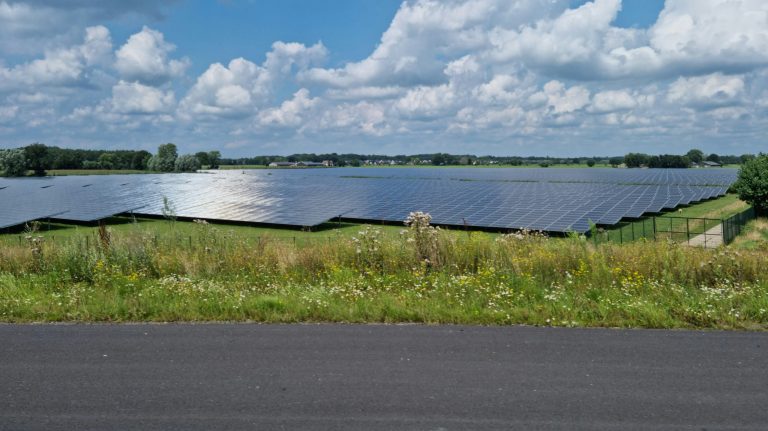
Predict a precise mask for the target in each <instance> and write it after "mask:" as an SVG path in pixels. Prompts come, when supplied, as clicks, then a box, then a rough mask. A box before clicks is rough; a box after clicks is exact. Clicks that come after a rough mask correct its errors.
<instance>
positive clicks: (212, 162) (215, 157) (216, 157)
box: [201, 151, 336, 169]
mask: <svg viewBox="0 0 768 431" xmlns="http://www.w3.org/2000/svg"><path fill="white" fill-rule="evenodd" d="M335 162H336V161H334V163H335ZM201 163H202V162H201ZM219 164H221V153H220V152H218V151H209V152H208V168H209V169H219Z"/></svg>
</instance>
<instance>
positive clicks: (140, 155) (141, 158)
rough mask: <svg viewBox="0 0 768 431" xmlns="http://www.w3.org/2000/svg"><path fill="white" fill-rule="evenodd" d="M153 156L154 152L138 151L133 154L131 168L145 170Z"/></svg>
mask: <svg viewBox="0 0 768 431" xmlns="http://www.w3.org/2000/svg"><path fill="white" fill-rule="evenodd" d="M151 158H152V154H150V152H149V151H144V150H141V151H136V152H134V153H133V155H132V156H131V169H136V170H144V169H147V163H149V159H151Z"/></svg>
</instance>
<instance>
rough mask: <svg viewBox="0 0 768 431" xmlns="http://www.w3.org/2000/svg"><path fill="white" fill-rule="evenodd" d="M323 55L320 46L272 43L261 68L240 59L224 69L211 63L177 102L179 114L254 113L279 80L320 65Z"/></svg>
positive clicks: (262, 104)
mask: <svg viewBox="0 0 768 431" xmlns="http://www.w3.org/2000/svg"><path fill="white" fill-rule="evenodd" d="M326 55H327V50H326V48H325V46H323V44H322V43H317V44H315V45H312V46H309V47H307V46H305V45H303V44H300V43H284V42H275V43H274V44H273V45H272V50H271V51H270V52H269V53H267V55H266V59H265V61H264V63H263V64H262V65H257V64H255V63H253V62H251V61H248V60H246V59H244V58H236V59H234V60H232V61H230V62H229V64H228V65H227V66H224V65H222V64H220V63H214V64H212V65H211V66H209V67H208V69H207V70H206V71H205V72H203V74H202V75H200V76H199V77H198V78H197V81H196V82H195V84H194V85H193V86H192V88H191V89H190V90H189V92H188V93H187V96H186V97H185V98H184V99H183V100H182V101H181V104H180V108H181V114H182V115H183V116H184V117H186V118H192V117H194V116H198V115H202V116H232V115H235V116H238V115H245V114H248V113H255V112H256V111H258V109H259V108H260V107H263V106H264V105H265V104H266V103H267V102H269V98H270V96H271V94H272V93H273V91H274V88H275V86H276V85H278V84H279V83H280V82H281V81H282V80H285V79H288V78H290V77H291V73H292V72H298V71H301V70H305V69H306V68H307V67H309V66H311V65H313V64H317V63H319V62H322V61H324V60H325V57H326Z"/></svg>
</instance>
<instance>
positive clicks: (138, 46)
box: [115, 26, 189, 84]
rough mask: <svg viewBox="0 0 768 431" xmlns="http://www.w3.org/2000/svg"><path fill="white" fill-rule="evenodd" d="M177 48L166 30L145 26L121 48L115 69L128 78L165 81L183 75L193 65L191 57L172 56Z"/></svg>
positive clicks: (117, 53) (157, 82) (129, 79)
mask: <svg viewBox="0 0 768 431" xmlns="http://www.w3.org/2000/svg"><path fill="white" fill-rule="evenodd" d="M175 49H176V47H175V46H174V45H173V44H171V43H168V42H166V41H165V37H164V36H163V34H162V33H160V32H159V31H156V30H152V29H151V28H149V27H146V26H144V28H142V29H141V31H140V32H138V33H136V34H133V35H132V36H131V37H129V38H128V41H127V42H126V43H125V45H123V46H122V47H120V49H118V50H117V52H116V53H115V55H116V57H117V60H116V61H115V68H116V69H117V71H118V72H119V73H120V76H121V77H122V78H123V79H125V80H128V81H139V82H142V83H145V84H162V83H165V82H168V81H169V80H171V79H173V78H176V77H179V76H182V75H183V74H184V71H185V70H186V69H187V67H188V66H189V60H187V59H181V60H176V59H169V58H168V55H169V54H170V53H171V52H173V51H174V50H175Z"/></svg>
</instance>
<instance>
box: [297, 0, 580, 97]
mask: <svg viewBox="0 0 768 431" xmlns="http://www.w3.org/2000/svg"><path fill="white" fill-rule="evenodd" d="M566 4H567V2H566V1H562V0H546V1H545V0H467V1H456V0H449V1H437V0H423V1H415V2H403V4H402V5H401V6H400V9H399V10H398V11H397V14H396V15H395V17H394V19H393V20H392V23H391V24H390V26H389V28H388V29H387V31H385V32H384V34H383V35H382V37H381V42H380V44H379V45H378V46H377V47H376V49H375V50H374V51H373V52H372V53H371V55H370V56H368V57H367V58H366V59H364V60H362V61H359V62H354V63H348V64H347V65H345V66H344V67H341V68H337V69H318V68H315V69H311V70H309V71H307V72H306V73H304V74H302V77H303V78H304V79H306V80H309V81H311V82H315V83H319V84H324V85H328V86H332V87H343V88H347V87H357V86H389V85H400V86H419V85H434V84H439V83H441V82H442V81H444V80H445V75H444V73H443V71H444V63H443V60H442V58H444V57H452V58H459V57H461V56H463V55H466V54H467V53H469V52H473V51H478V50H482V49H483V48H484V47H486V46H487V45H488V37H489V34H488V30H489V29H491V28H494V27H495V26H496V25H504V26H506V27H507V28H514V27H516V26H518V25H520V24H522V23H525V22H529V21H530V20H532V19H535V18H540V17H547V16H551V15H552V14H553V13H554V12H555V11H560V10H562V9H563V8H564V6H565V5H566Z"/></svg>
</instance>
